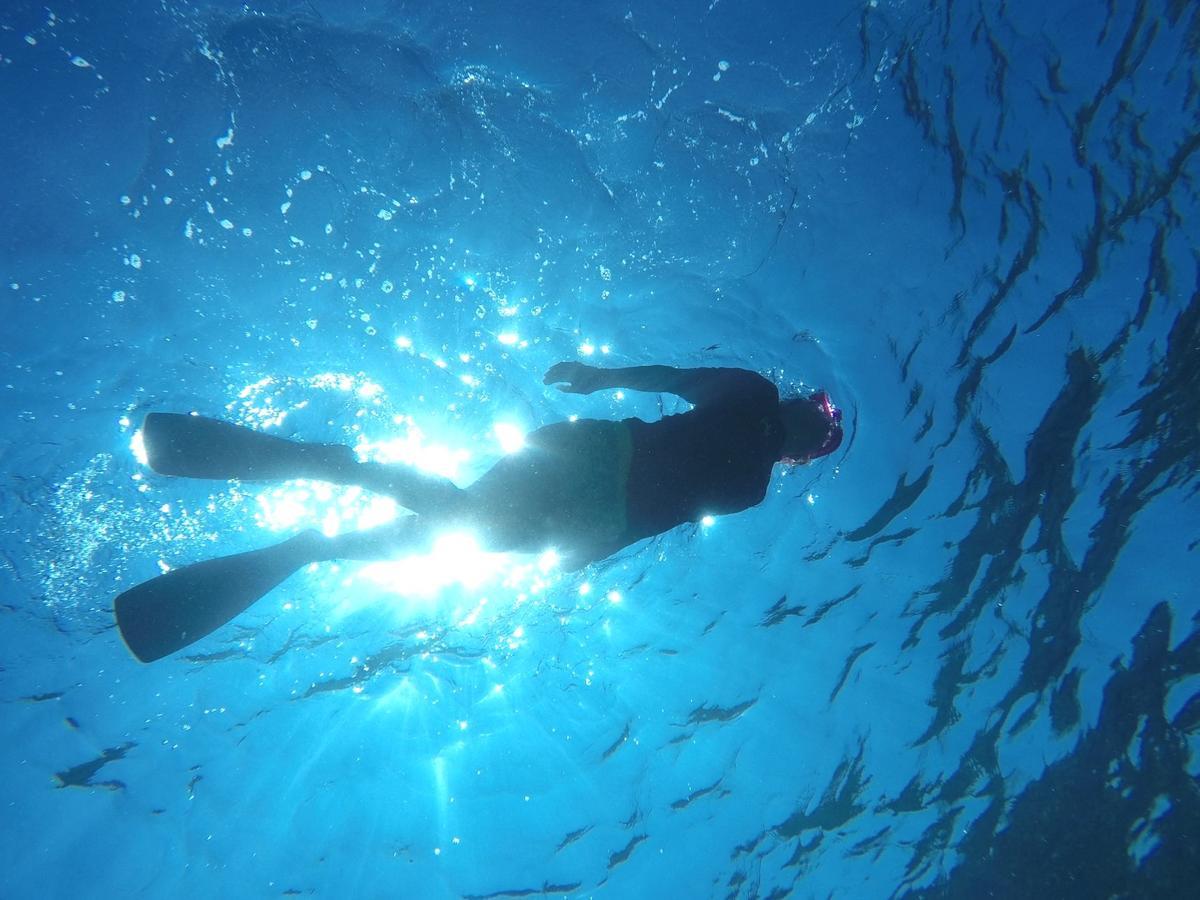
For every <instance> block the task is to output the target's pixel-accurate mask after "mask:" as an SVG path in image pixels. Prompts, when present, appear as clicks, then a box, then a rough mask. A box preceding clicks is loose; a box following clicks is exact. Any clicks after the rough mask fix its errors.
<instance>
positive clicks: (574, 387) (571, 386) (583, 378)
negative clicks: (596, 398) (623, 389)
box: [542, 362, 607, 394]
mask: <svg viewBox="0 0 1200 900" xmlns="http://www.w3.org/2000/svg"><path fill="white" fill-rule="evenodd" d="M542 383H543V384H557V385H558V389H559V390H560V391H563V392H564V393H567V394H591V393H593V392H594V391H599V390H603V389H604V388H605V387H606V386H607V385H606V384H605V382H604V373H603V371H602V370H600V369H596V368H594V367H592V366H588V365H584V364H583V363H577V362H560V363H555V364H554V365H552V366H551V367H550V368H549V369H548V370H547V371H546V377H545V378H543V379H542Z"/></svg>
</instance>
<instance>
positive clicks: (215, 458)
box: [142, 413, 358, 482]
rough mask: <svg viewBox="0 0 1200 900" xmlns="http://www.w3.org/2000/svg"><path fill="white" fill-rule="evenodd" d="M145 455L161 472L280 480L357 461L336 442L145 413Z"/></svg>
mask: <svg viewBox="0 0 1200 900" xmlns="http://www.w3.org/2000/svg"><path fill="white" fill-rule="evenodd" d="M142 444H143V446H144V447H145V449H146V461H147V462H148V463H149V464H150V468H152V469H153V470H154V471H155V472H158V473H160V474H162V475H183V476H186V477H189V478H219V479H228V478H239V479H243V480H247V481H254V480H271V481H285V480H287V479H289V478H317V479H323V480H326V481H335V482H336V481H339V480H341V478H342V477H343V476H345V475H347V474H348V473H350V472H352V471H353V470H354V469H355V467H356V466H357V463H358V461H357V458H356V457H355V455H354V451H353V450H352V449H351V448H349V447H345V446H342V445H340V444H302V443H299V442H298V441H289V440H287V439H286V438H281V437H276V436H275V435H273V434H264V433H263V432H261V431H255V430H254V429H253V428H246V427H244V426H242V425H233V424H231V423H229V422H221V421H219V420H217V419H208V418H205V417H204V416H185V415H179V414H178V413H150V414H149V415H147V416H146V421H145V424H143V425H142Z"/></svg>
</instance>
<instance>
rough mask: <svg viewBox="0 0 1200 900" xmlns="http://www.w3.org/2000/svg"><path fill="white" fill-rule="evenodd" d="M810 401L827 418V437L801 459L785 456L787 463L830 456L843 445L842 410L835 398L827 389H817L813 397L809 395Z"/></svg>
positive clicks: (804, 461) (805, 461) (784, 460)
mask: <svg viewBox="0 0 1200 900" xmlns="http://www.w3.org/2000/svg"><path fill="white" fill-rule="evenodd" d="M807 399H808V402H809V403H811V404H812V405H813V406H815V407H816V408H817V411H818V412H819V413H820V414H821V416H822V417H823V418H824V419H825V421H826V423H827V424H828V428H829V430H828V431H827V432H826V434H825V439H824V440H823V441H821V443H820V445H819V446H818V447H817V449H816V450H814V451H813V452H812V453H809V454H807V455H806V456H802V457H800V458H799V459H793V458H791V457H784V459H783V462H785V463H792V464H796V463H807V462H812V461H813V460H814V459H819V458H820V457H822V456H828V455H829V454H830V453H832V452H833V451H834V450H836V449H837V448H838V447H840V446H841V445H842V437H843V434H842V411H841V410H840V409H838V408H837V407H836V406H834V403H833V400H832V399H830V397H829V394H828V393H826V392H825V391H817V392H816V393H815V394H813V395H812V396H811V397H808V398H807Z"/></svg>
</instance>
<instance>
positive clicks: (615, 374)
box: [544, 362, 774, 404]
mask: <svg viewBox="0 0 1200 900" xmlns="http://www.w3.org/2000/svg"><path fill="white" fill-rule="evenodd" d="M544 381H545V383H546V384H555V383H559V389H560V390H562V391H565V392H567V393H569V394H591V393H594V392H595V391H603V390H608V389H611V388H627V389H629V390H632V391H645V392H647V393H654V394H675V395H676V396H678V397H682V398H683V399H684V400H686V401H688V402H689V403H693V404H698V403H703V402H705V401H706V400H709V399H711V398H713V397H715V396H717V395H719V394H722V393H725V392H728V391H739V390H743V389H745V388H748V387H751V386H755V387H758V386H760V385H767V386H769V387H771V388H772V389H774V385H772V384H771V382H769V381H767V380H766V379H765V378H763V377H762V376H760V375H756V374H755V373H754V372H748V371H746V370H745V369H677V368H675V367H674V366H629V367H626V368H618V369H600V368H597V367H595V366H589V365H585V364H584V363H577V362H560V363H558V364H556V365H554V366H551V367H550V370H549V371H548V372H547V373H546V377H545V379H544Z"/></svg>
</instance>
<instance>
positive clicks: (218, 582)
mask: <svg viewBox="0 0 1200 900" xmlns="http://www.w3.org/2000/svg"><path fill="white" fill-rule="evenodd" d="M328 558H329V555H328V552H327V549H326V543H325V542H324V539H323V538H322V537H321V536H320V535H319V534H317V533H316V532H312V531H306V532H304V533H302V534H298V535H296V536H295V537H293V538H291V539H289V540H286V541H284V542H283V543H281V544H275V545H274V546H271V547H264V548H262V549H260V550H250V551H249V552H247V553H236V554H234V555H233V556H222V557H220V558H218V559H209V560H205V561H204V562H199V563H195V564H193V565H190V566H180V567H179V568H178V569H172V570H171V571H169V572H167V573H165V574H163V575H159V576H158V577H157V578H152V579H151V580H150V581H147V582H144V583H142V584H139V585H137V586H136V587H132V588H130V589H129V590H127V591H126V592H125V593H123V594H121V595H120V596H119V597H117V599H116V601H115V603H114V612H115V613H116V618H117V627H118V629H119V630H120V632H121V637H122V638H123V639H124V641H125V645H126V646H127V647H129V649H130V651H131V652H132V653H133V655H134V656H136V657H137V658H138V659H140V660H141V661H142V662H153V661H154V660H156V659H161V658H162V657H164V656H168V655H170V654H172V653H174V652H175V651H177V650H181V649H183V648H184V647H186V646H187V645H188V644H191V643H192V642H194V641H198V640H200V638H202V637H204V636H205V635H208V634H210V633H212V632H213V631H215V630H216V629H217V628H220V627H221V626H222V625H224V624H225V623H226V622H228V621H229V620H230V619H232V618H233V617H234V616H236V615H238V614H239V613H241V612H243V611H244V610H246V609H248V608H249V607H250V606H251V605H253V603H254V602H255V601H256V600H258V599H260V598H261V597H263V596H265V595H266V594H268V593H270V592H271V591H272V590H273V589H274V588H276V587H278V586H279V585H280V584H282V583H283V581H284V580H285V579H287V577H288V576H289V575H291V574H292V573H293V572H295V571H296V570H297V569H299V568H301V567H302V566H305V565H308V564H309V563H312V562H319V561H321V560H324V559H328Z"/></svg>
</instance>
